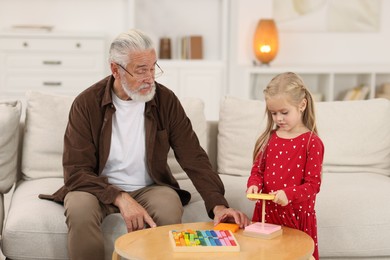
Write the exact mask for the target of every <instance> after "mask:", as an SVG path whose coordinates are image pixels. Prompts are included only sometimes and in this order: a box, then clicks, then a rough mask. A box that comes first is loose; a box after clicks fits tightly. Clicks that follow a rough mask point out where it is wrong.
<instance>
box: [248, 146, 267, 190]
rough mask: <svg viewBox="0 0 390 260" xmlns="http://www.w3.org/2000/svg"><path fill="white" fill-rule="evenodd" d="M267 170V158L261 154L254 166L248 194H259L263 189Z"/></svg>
mask: <svg viewBox="0 0 390 260" xmlns="http://www.w3.org/2000/svg"><path fill="white" fill-rule="evenodd" d="M264 169H265V156H263V153H260V154H259V155H258V156H257V158H256V160H255V161H254V163H253V165H252V170H251V175H250V176H249V178H248V182H247V188H248V189H247V193H259V192H261V190H262V189H263V173H264Z"/></svg>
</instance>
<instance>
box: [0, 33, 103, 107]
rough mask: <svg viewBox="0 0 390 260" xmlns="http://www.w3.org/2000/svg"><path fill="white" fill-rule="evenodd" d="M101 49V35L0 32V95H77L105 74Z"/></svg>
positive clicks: (13, 96) (18, 97)
mask: <svg viewBox="0 0 390 260" xmlns="http://www.w3.org/2000/svg"><path fill="white" fill-rule="evenodd" d="M105 53H106V44H105V38H104V36H102V35H85V34H80V35H75V34H64V33H63V34H61V33H28V34H26V33H23V34H21V33H0V68H1V70H0V98H2V99H20V100H22V101H24V99H25V92H26V91H28V90H37V91H45V92H50V93H59V94H67V95H77V94H78V93H80V92H81V91H82V90H84V89H85V88H87V87H89V86H91V85H92V84H93V83H95V82H96V81H98V80H100V79H102V78H103V77H104V76H105V75H106V69H105V67H106V64H105V60H106V59H105V56H106V55H105Z"/></svg>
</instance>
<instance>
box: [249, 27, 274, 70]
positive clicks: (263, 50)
mask: <svg viewBox="0 0 390 260" xmlns="http://www.w3.org/2000/svg"><path fill="white" fill-rule="evenodd" d="M253 50H254V52H255V55H256V58H257V59H258V60H259V61H260V62H261V63H262V64H267V65H269V63H270V62H271V61H272V60H273V59H274V58H275V56H276V54H277V53H278V30H277V27H276V24H275V21H274V20H273V19H260V21H259V22H258V23H257V27H256V31H255V35H254V38H253Z"/></svg>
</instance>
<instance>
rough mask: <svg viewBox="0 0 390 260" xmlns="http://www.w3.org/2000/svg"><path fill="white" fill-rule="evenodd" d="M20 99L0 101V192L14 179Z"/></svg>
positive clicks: (8, 187) (20, 107) (3, 191)
mask: <svg viewBox="0 0 390 260" xmlns="http://www.w3.org/2000/svg"><path fill="white" fill-rule="evenodd" d="M21 109H22V104H21V102H20V101H1V102H0V133H1V134H0V148H1V149H0V192H1V193H6V192H8V191H9V190H10V188H11V187H12V185H13V183H14V181H15V179H16V165H17V159H18V155H17V152H18V141H19V122H20V115H21ZM0 226H1V225H0Z"/></svg>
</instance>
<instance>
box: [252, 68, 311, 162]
mask: <svg viewBox="0 0 390 260" xmlns="http://www.w3.org/2000/svg"><path fill="white" fill-rule="evenodd" d="M263 93H264V99H265V100H267V99H269V98H272V97H274V96H277V95H280V94H284V95H287V96H288V98H289V102H290V103H291V104H292V105H294V106H296V107H298V106H299V104H300V103H301V102H302V101H303V100H304V99H306V101H307V102H306V103H307V104H306V109H305V110H304V111H303V115H302V122H303V124H304V125H305V126H306V127H307V128H308V129H311V132H312V133H313V132H314V133H315V134H318V132H317V126H316V123H315V122H316V118H315V111H314V100H313V97H312V95H311V93H310V91H309V90H308V89H307V88H306V86H305V84H304V82H303V80H302V79H301V77H299V76H298V75H297V74H295V73H293V72H285V73H281V74H279V75H277V76H275V77H274V78H273V79H272V80H271V81H270V82H269V84H268V85H267V87H266V88H265V89H264V91H263ZM265 112H266V114H267V126H266V129H265V130H264V132H263V133H262V134H261V135H260V137H259V138H258V139H257V141H256V144H255V148H254V151H253V161H254V160H255V159H256V158H257V156H258V155H259V154H260V152H263V151H264V150H265V146H266V145H267V144H268V141H269V138H270V136H271V132H272V130H274V129H277V126H276V125H275V123H274V121H273V120H272V115H271V112H270V111H269V110H268V108H267V107H266V109H265Z"/></svg>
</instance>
